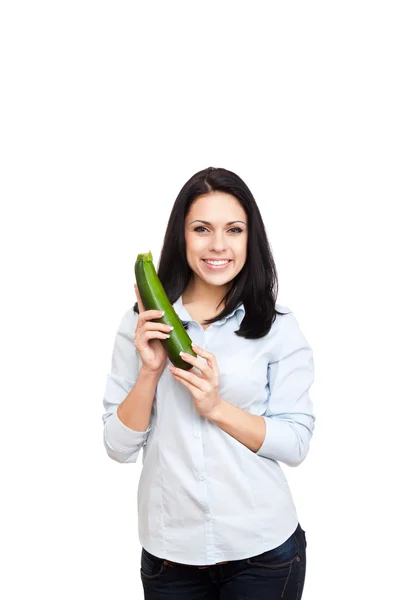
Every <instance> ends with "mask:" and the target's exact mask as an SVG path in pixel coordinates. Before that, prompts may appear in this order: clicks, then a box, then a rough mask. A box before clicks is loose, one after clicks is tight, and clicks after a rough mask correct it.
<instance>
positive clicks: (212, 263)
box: [204, 260, 229, 266]
mask: <svg viewBox="0 0 400 600" xmlns="http://www.w3.org/2000/svg"><path fill="white" fill-rule="evenodd" d="M204 262H206V263H208V264H209V265H215V266H219V265H226V264H227V263H228V262H229V260H205V261H204Z"/></svg>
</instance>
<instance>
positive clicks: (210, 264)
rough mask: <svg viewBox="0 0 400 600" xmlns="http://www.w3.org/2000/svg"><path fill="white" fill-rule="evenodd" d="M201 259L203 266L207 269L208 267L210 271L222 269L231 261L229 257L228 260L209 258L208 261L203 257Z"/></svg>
mask: <svg viewBox="0 0 400 600" xmlns="http://www.w3.org/2000/svg"><path fill="white" fill-rule="evenodd" d="M201 260H202V261H203V263H204V264H205V266H206V267H207V269H210V270H211V271H223V270H224V269H226V268H227V267H228V266H229V265H230V264H231V262H232V260H231V259H229V260H210V261H208V260H206V259H205V258H202V259H201Z"/></svg>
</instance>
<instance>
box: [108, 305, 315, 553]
mask: <svg viewBox="0 0 400 600" xmlns="http://www.w3.org/2000/svg"><path fill="white" fill-rule="evenodd" d="M173 307H174V309H175V311H176V313H177V315H178V316H179V318H180V319H181V320H182V321H187V322H188V323H189V325H188V330H187V332H188V334H189V336H190V338H191V339H192V341H193V342H194V343H196V344H197V345H198V346H200V347H201V348H204V349H205V350H208V351H209V352H212V353H213V354H215V356H216V359H217V363H218V368H219V371H220V392H219V395H220V396H221V398H223V399H224V400H226V401H227V402H230V403H231V404H234V405H236V406H238V407H240V408H241V409H243V410H245V411H246V412H249V413H251V414H254V415H259V416H262V417H263V418H264V419H265V421H266V436H265V439H264V441H263V444H262V445H261V447H260V449H259V450H258V451H257V452H253V451H252V450H250V449H249V448H247V447H246V446H245V445H244V444H242V443H241V442H239V441H238V440H236V439H235V438H234V437H232V436H231V435H229V434H228V433H226V432H225V431H223V430H222V429H221V428H219V427H218V426H217V425H215V424H214V423H211V422H210V421H208V420H207V419H206V418H204V417H201V416H200V415H199V414H198V412H197V411H196V409H195V408H194V405H193V398H192V395H191V393H190V392H189V390H188V389H187V388H186V387H185V386H183V385H182V384H181V383H180V382H178V381H176V380H175V379H174V378H173V377H172V375H171V373H170V371H169V370H168V368H167V366H166V367H165V369H164V371H163V373H162V375H161V377H160V379H159V382H158V385H157V388H156V393H155V397H154V402H153V408H152V412H151V417H150V423H149V428H148V429H147V431H144V432H140V431H133V430H132V429H129V428H128V427H126V426H125V425H124V424H123V423H122V422H121V420H120V419H119V418H118V416H117V412H116V411H117V408H118V405H119V404H120V403H121V402H122V401H123V400H124V399H125V398H126V396H127V394H128V393H129V391H130V390H131V388H132V387H133V385H134V384H135V382H136V381H137V379H138V376H139V370H140V367H141V360H140V357H139V355H138V353H137V350H136V348H135V346H134V342H133V336H134V332H135V329H136V324H137V319H138V315H137V313H135V312H134V311H133V310H132V308H130V309H129V310H128V311H127V312H126V313H125V315H124V316H123V318H122V321H121V323H120V326H119V329H118V331H117V334H116V338H115V345H114V349H113V355H112V366H111V372H110V373H109V374H108V376H107V382H106V389H105V394H104V408H105V413H104V414H103V422H104V445H105V448H106V450H107V454H108V455H109V456H110V457H111V458H112V459H114V460H116V461H118V462H121V463H134V462H136V461H137V458H138V455H139V452H140V449H141V448H143V466H142V472H141V476H140V481H139V488H138V495H137V502H138V527H139V541H140V543H141V545H142V546H143V547H144V548H145V549H146V550H147V551H148V552H150V553H151V554H154V555H155V556H158V557H160V558H166V559H169V560H171V561H174V562H180V563H184V564H193V565H212V564H215V563H217V562H222V561H226V560H239V559H243V558H248V557H250V556H255V555H257V554H261V553H262V552H265V551H267V550H270V549H272V548H276V547H277V546H279V545H280V544H282V543H283V542H284V541H285V540H286V539H287V538H288V537H289V536H290V535H291V534H292V533H293V532H294V530H295V529H296V526H297V524H298V517H297V513H296V508H295V505H294V502H293V498H292V495H291V492H290V489H289V486H288V483H287V480H286V478H285V475H284V473H283V471H282V468H281V466H280V464H279V462H282V463H285V464H287V465H290V466H296V465H299V464H300V463H301V462H302V461H303V460H304V458H305V457H306V455H307V452H308V449H309V443H310V439H311V436H312V433H313V430H314V421H315V417H314V415H313V405H312V402H311V400H310V397H309V388H310V386H311V384H312V383H313V380H314V364H313V354H312V350H311V348H310V346H309V344H308V343H307V341H306V339H305V337H304V335H303V334H302V332H301V331H300V328H299V325H298V323H297V320H296V319H295V317H294V316H293V313H292V312H291V311H290V309H288V308H287V307H284V306H281V305H276V308H277V309H278V310H279V311H280V312H284V313H285V314H284V315H277V316H276V320H275V321H274V323H273V325H272V327H271V330H270V331H269V333H268V334H267V335H266V336H264V337H262V338H260V339H257V340H247V339H245V338H243V337H239V336H237V335H235V333H234V332H235V331H236V330H238V329H239V326H240V323H241V320H242V319H243V316H244V313H245V309H244V306H243V304H241V305H240V306H238V307H237V308H236V309H235V310H234V311H233V312H232V313H231V314H229V315H228V316H227V317H226V318H224V319H220V320H219V321H218V322H215V323H213V324H212V325H210V326H209V327H207V329H205V330H204V329H203V328H202V326H201V325H200V324H199V323H198V322H197V321H194V320H193V319H192V318H191V316H190V314H189V313H188V311H187V310H186V309H185V307H184V306H183V304H182V296H181V297H180V298H179V299H178V300H177V301H176V302H175V303H174V305H173ZM202 360H204V359H202ZM169 364H171V363H170V361H169V360H168V361H167V365H169Z"/></svg>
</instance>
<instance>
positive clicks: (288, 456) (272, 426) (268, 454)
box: [256, 416, 300, 466]
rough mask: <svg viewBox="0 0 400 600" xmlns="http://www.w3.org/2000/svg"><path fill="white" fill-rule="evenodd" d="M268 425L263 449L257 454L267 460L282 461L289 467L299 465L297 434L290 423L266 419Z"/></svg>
mask: <svg viewBox="0 0 400 600" xmlns="http://www.w3.org/2000/svg"><path fill="white" fill-rule="evenodd" d="M263 419H264V420H265V425H266V434H265V438H264V441H263V443H262V445H261V447H260V448H259V449H258V450H257V452H256V454H258V455H259V456H264V457H265V458H272V459H273V460H279V461H282V462H284V463H286V464H288V465H293V466H294V465H296V464H299V458H300V457H298V456H296V454H298V452H296V447H295V444H294V442H295V438H296V435H295V432H294V431H293V429H292V427H291V423H289V422H288V421H282V420H279V419H272V418H271V417H264V416H263Z"/></svg>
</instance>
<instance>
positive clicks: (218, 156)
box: [0, 0, 400, 600]
mask: <svg viewBox="0 0 400 600" xmlns="http://www.w3.org/2000/svg"><path fill="white" fill-rule="evenodd" d="M396 5H397V2H384V1H380V2H369V1H365V0H364V1H363V2H354V1H351V0H346V1H338V0H337V1H336V2H329V3H328V2H317V1H314V2H307V1H305V2H298V1H297V2H289V1H286V2H274V3H269V2H254V1H253V2H251V1H250V2H246V3H245V2H233V1H232V0H231V1H230V2H218V1H217V0H214V1H213V2H207V1H204V0H203V1H202V2H201V3H194V2H187V1H181V2H177V1H172V0H168V2H164V1H163V2H161V1H160V2H151V3H145V2H127V1H118V0H117V1H114V2H111V1H108V2H107V1H100V0H97V1H96V2H94V1H88V0H79V1H75V0H69V2H50V1H48V2H44V1H39V0H38V1H36V2H19V1H18V0H14V1H11V0H10V1H8V2H7V1H5V2H3V3H2V5H1V12H0V57H1V72H0V77H1V79H0V81H1V88H2V90H1V95H0V102H1V105H2V106H1V114H0V118H1V135H0V143H1V157H0V158H1V201H2V211H1V216H2V218H1V236H0V238H1V239H0V243H1V260H2V267H1V274H2V275H1V280H2V283H3V286H2V290H3V291H2V293H1V301H2V310H1V336H0V337H1V353H2V355H1V365H2V394H1V401H2V419H1V422H2V427H1V435H0V443H1V462H2V475H1V477H2V490H3V491H2V494H1V503H2V509H1V516H2V524H1V536H0V539H1V545H2V548H3V558H2V572H3V574H2V577H1V582H0V585H1V586H2V587H4V588H5V589H4V591H2V597H3V598H6V599H7V600H14V599H21V598H27V597H35V598H36V597H38V598H41V599H43V600H47V599H53V598H57V599H58V600H64V599H68V600H69V599H70V598H74V599H82V600H83V599H85V600H86V599H87V598H95V599H96V600H102V599H109V598H115V599H118V600H128V599H132V598H137V599H140V598H142V587H141V581H140V575H139V566H140V564H139V562H140V551H141V547H140V545H139V541H138V537H137V517H136V490H137V483H138V478H139V475H140V470H141V465H142V455H140V457H139V461H138V463H136V464H129V465H127V464H125V465H122V464H118V463H116V462H114V461H112V460H111V459H109V458H108V456H107V455H106V452H105V449H104V447H103V441H102V419H101V415H102V413H103V406H102V397H103V392H104V387H105V382H106V376H107V374H108V372H109V370H110V366H111V365H110V363H111V352H112V347H113V343H114V336H115V333H116V330H117V327H118V325H119V322H120V320H121V318H122V315H123V314H124V312H125V311H126V310H127V309H128V308H129V307H130V306H132V305H133V303H134V302H135V301H136V297H135V295H134V288H133V282H134V276H133V268H134V262H135V259H136V256H137V254H138V253H140V252H146V251H148V250H151V251H152V253H153V256H154V259H155V262H158V259H159V252H160V249H161V245H162V240H163V236H164V232H165V228H166V224H167V220H168V216H169V213H170V210H171V208H172V205H173V202H174V200H175V198H176V196H177V194H178V192H179V190H180V189H181V187H182V185H183V184H184V183H185V182H186V181H187V179H189V177H190V176H191V175H192V174H193V173H195V172H197V171H198V170H200V169H203V168H205V167H208V166H222V167H225V168H227V169H230V170H233V171H235V172H236V173H237V174H238V175H240V176H241V177H242V178H243V179H244V180H245V181H246V183H247V184H248V185H249V187H250V189H251V190H252V192H253V194H254V196H255V198H256V201H257V203H258V204H259V207H260V210H261V213H262V215H263V219H264V222H265V226H266V229H267V234H268V236H269V239H270V242H271V245H272V249H273V253H274V258H275V261H276V264H277V268H278V275H279V285H280V287H279V297H278V301H279V302H280V303H282V304H285V305H287V306H289V307H290V308H291V309H292V310H293V312H294V314H295V316H296V318H297V319H298V322H299V324H300V327H301V329H302V331H303V333H304V335H305V336H306V338H307V340H308V341H309V343H310V344H311V346H312V348H313V350H314V357H315V367H316V379H315V383H314V385H313V387H312V389H311V395H312V399H313V401H314V407H315V413H316V416H317V421H316V430H315V435H314V438H313V440H312V443H311V450H310V453H309V455H308V457H307V459H306V461H305V462H304V463H303V464H302V465H300V466H299V467H297V468H294V469H290V468H288V467H287V468H286V467H284V469H285V473H286V474H287V477H288V479H289V483H290V485H291V488H292V492H293V495H294V498H295V502H296V506H297V509H298V513H299V517H300V520H301V524H302V526H303V528H304V529H305V530H306V533H307V538H308V566H307V578H306V585H305V590H304V595H303V598H304V599H305V600H320V599H321V598H324V599H325V600H337V599H338V598H340V599H344V600H347V599H349V600H350V599H351V600H353V599H354V598H363V599H364V598H371V599H372V598H374V599H375V598H386V597H388V598H394V597H398V594H399V590H398V582H397V579H396V576H395V574H394V573H393V570H394V569H395V568H396V561H397V558H398V539H399V537H398V536H399V527H398V524H399V520H398V508H399V505H400V498H399V496H398V495H397V497H396V495H395V492H394V484H395V483H396V480H397V479H398V472H399V466H398V462H399V451H398V439H399V436H398V430H399V409H398V404H399V399H400V398H399V396H400V394H399V385H398V377H397V375H398V373H399V367H398V363H399V334H400V330H399V318H398V314H399V300H400V298H399V292H398V285H399V283H398V273H399V268H398V262H399V254H400V252H399V245H398V232H399V220H398V217H396V218H395V209H396V208H397V205H398V204H399V158H400V157H399V139H400V137H399V134H400V131H399V129H400V127H399V106H400V97H399V96H400V95H399V60H398V57H399V52H400V48H399V33H398V32H399V19H398V15H397V14H396V10H395V9H396Z"/></svg>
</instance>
